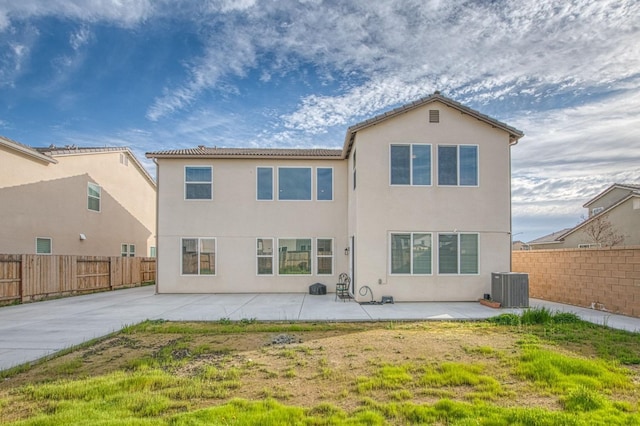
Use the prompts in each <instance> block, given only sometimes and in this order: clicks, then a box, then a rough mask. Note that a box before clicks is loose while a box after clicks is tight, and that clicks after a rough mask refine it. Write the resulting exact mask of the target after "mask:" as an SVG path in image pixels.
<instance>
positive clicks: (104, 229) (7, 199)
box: [0, 137, 156, 256]
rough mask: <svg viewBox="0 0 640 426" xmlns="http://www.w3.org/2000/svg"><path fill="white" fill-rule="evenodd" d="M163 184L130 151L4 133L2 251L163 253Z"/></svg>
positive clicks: (0, 151)
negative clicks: (159, 226) (36, 141)
mask: <svg viewBox="0 0 640 426" xmlns="http://www.w3.org/2000/svg"><path fill="white" fill-rule="evenodd" d="M155 200H156V185H155V182H154V180H153V178H152V177H151V176H150V175H149V173H148V172H147V171H146V170H145V169H144V167H143V166H142V165H141V164H140V163H139V162H138V160H137V159H136V157H135V156H134V155H133V153H132V152H131V151H130V150H129V149H128V148H77V147H65V148H56V147H54V146H51V147H48V148H33V147H30V146H27V145H24V144H21V143H19V142H16V141H13V140H11V139H8V138H4V137H0V253H7V254H61V255H90V256H150V255H154V254H155V246H156V243H155V228H156V211H155Z"/></svg>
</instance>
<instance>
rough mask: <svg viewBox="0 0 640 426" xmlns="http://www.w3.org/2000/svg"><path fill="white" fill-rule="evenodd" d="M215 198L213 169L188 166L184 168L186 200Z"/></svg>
mask: <svg viewBox="0 0 640 426" xmlns="http://www.w3.org/2000/svg"><path fill="white" fill-rule="evenodd" d="M212 197H213V168H212V167H210V166H187V167H185V168H184V198H185V199H186V200H211V199H212Z"/></svg>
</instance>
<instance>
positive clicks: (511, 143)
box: [509, 139, 518, 272]
mask: <svg viewBox="0 0 640 426" xmlns="http://www.w3.org/2000/svg"><path fill="white" fill-rule="evenodd" d="M517 143H518V139H515V140H514V141H513V142H509V272H513V206H512V204H513V199H512V197H513V192H512V190H511V185H512V183H511V174H512V173H511V147H512V146H514V145H516V144H517Z"/></svg>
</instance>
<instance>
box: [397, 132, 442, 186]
mask: <svg viewBox="0 0 640 426" xmlns="http://www.w3.org/2000/svg"><path fill="white" fill-rule="evenodd" d="M394 146H408V147H409V183H391V177H392V176H391V173H392V170H391V168H392V166H391V161H392V158H391V148H392V147H394ZM414 146H428V147H429V182H430V183H428V184H424V183H413V147H414ZM389 186H419V187H430V186H433V145H432V144H430V143H392V144H389Z"/></svg>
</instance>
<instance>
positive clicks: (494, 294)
mask: <svg viewBox="0 0 640 426" xmlns="http://www.w3.org/2000/svg"><path fill="white" fill-rule="evenodd" d="M491 298H492V299H493V300H495V301H496V302H500V304H501V305H502V307H503V308H528V307H529V274H521V273H517V272H493V273H492V274H491Z"/></svg>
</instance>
